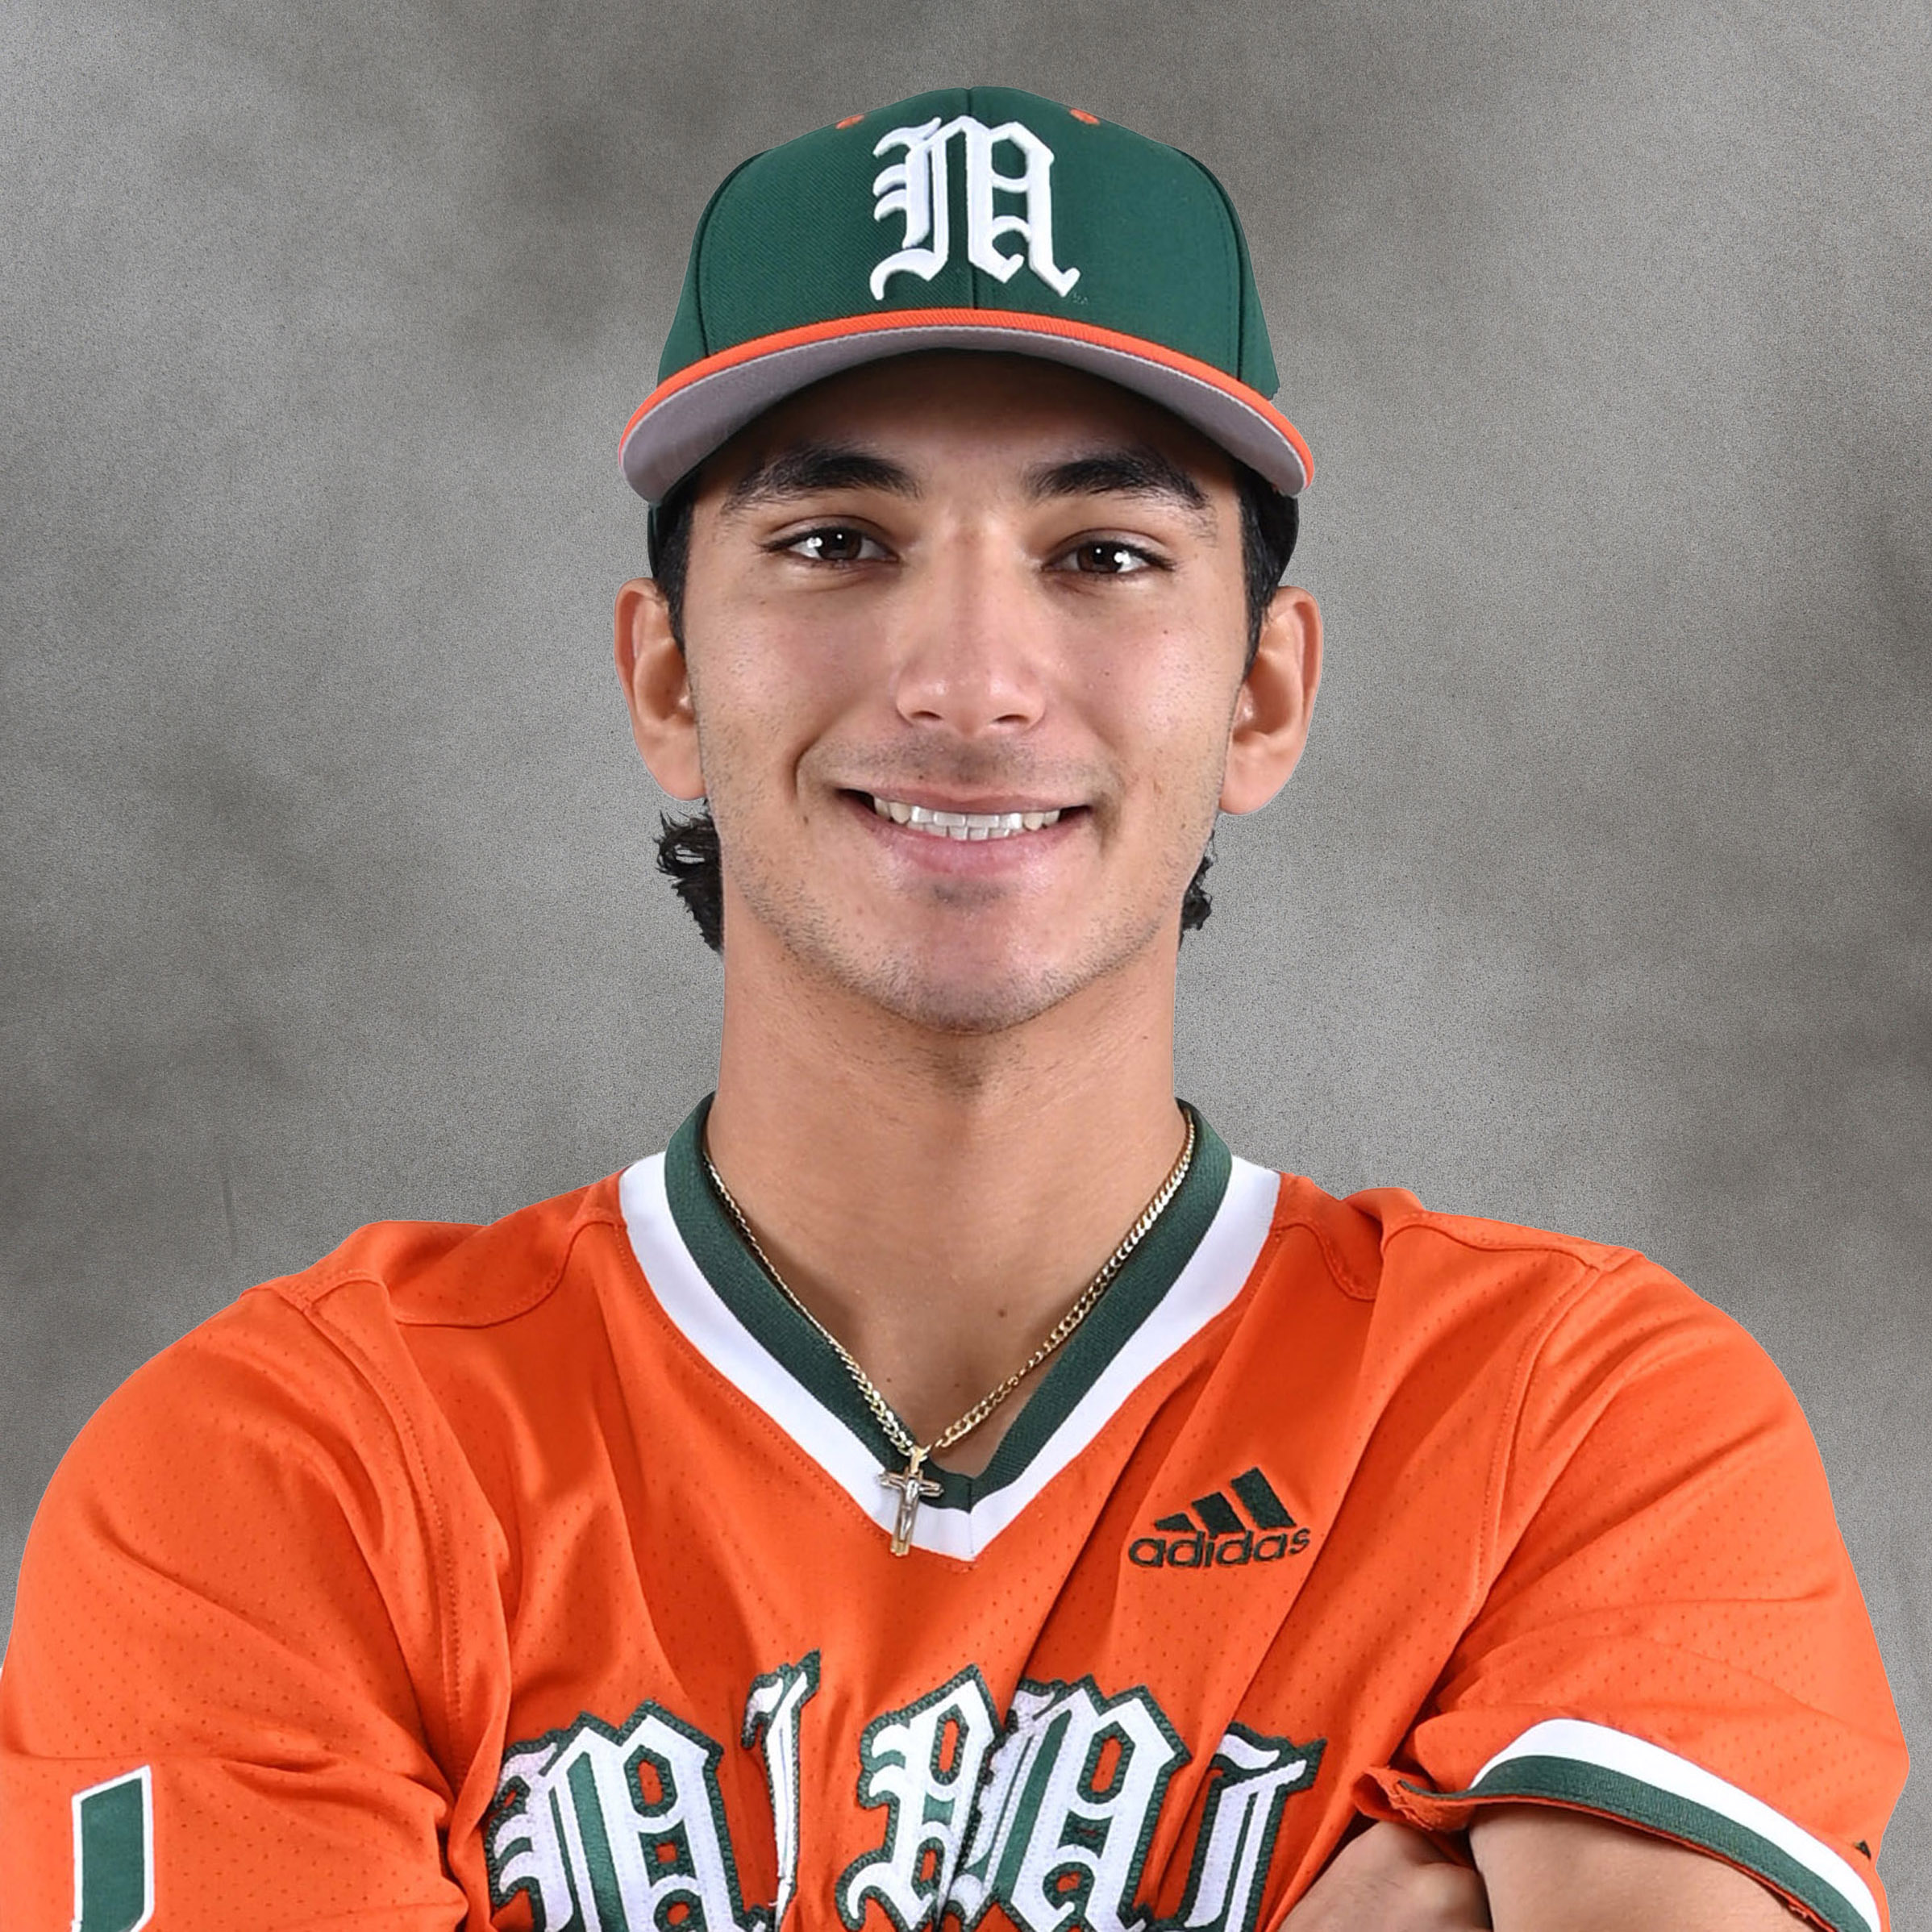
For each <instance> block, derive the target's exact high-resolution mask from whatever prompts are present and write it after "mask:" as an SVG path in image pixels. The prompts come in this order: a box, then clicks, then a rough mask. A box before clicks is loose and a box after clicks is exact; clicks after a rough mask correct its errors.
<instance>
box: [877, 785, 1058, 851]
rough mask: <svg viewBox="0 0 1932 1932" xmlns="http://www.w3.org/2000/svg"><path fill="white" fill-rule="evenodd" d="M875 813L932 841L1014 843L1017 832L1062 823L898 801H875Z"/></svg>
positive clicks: (1049, 815)
mask: <svg viewBox="0 0 1932 1932" xmlns="http://www.w3.org/2000/svg"><path fill="white" fill-rule="evenodd" d="M872 810H874V811H875V812H876V813H877V814H878V815H879V816H880V817H881V818H889V819H891V820H892V821H893V823H894V824H895V825H905V826H910V827H911V828H912V829H913V830H914V831H918V832H923V833H925V834H926V836H927V837H928V838H930V839H975V840H976V839H1010V838H1011V837H1012V836H1013V835H1014V833H1016V832H1037V831H1041V830H1042V829H1043V828H1044V827H1047V826H1049V825H1055V824H1057V823H1058V822H1059V821H1060V813H1059V811H1058V810H1055V811H1051V812H942V811H937V810H934V809H933V807H932V806H926V805H903V804H901V802H899V801H898V800H897V798H881V797H878V796H877V795H876V793H875V794H874V795H873V797H872Z"/></svg>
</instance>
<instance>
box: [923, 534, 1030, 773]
mask: <svg viewBox="0 0 1932 1932" xmlns="http://www.w3.org/2000/svg"><path fill="white" fill-rule="evenodd" d="M1041 591H1042V585H1041V584H1040V581H1039V569H1038V567H1037V565H1035V563H1034V562H1033V560H1032V559H1031V557H1029V556H1027V555H1026V553H1025V552H1024V551H1022V549H1021V548H1019V546H1018V545H1017V544H1015V543H1012V542H1011V541H1010V539H1008V540H1004V541H1002V540H1001V538H1000V537H999V536H998V535H996V534H994V533H992V532H976V533H974V534H973V535H971V536H969V537H963V538H962V539H960V540H958V541H956V542H951V543H945V544H943V545H938V544H935V546H934V547H933V548H932V550H931V552H930V553H929V554H928V555H927V556H926V557H925V558H923V559H922V560H921V561H920V563H919V564H918V566H917V567H916V568H914V570H913V571H912V572H911V573H910V581H908V582H907V584H906V594H905V600H904V602H903V603H902V604H901V608H900V610H899V612H898V618H899V623H900V629H899V635H898V637H897V639H896V640H895V643H896V646H897V649H896V652H895V661H894V664H893V702H894V704H895V705H896V706H897V710H898V712H899V714H900V716H901V717H902V718H905V719H906V721H907V722H909V723H911V724H915V725H919V726H922V727H928V728H939V727H943V728H947V729H950V730H951V731H954V732H956V733H957V734H958V735H960V736H961V737H964V738H974V737H978V736H981V735H983V734H985V733H987V732H989V731H990V732H997V733H1001V734H1002V735H1004V734H1008V733H1018V732H1021V731H1025V730H1026V728H1027V727H1029V726H1031V725H1032V724H1034V723H1035V722H1038V720H1039V717H1040V714H1041V711H1042V710H1043V704H1044V698H1045V692H1046V680H1045V676H1044V672H1045V664H1044V655H1045V652H1046V651H1047V648H1048V643H1047V638H1046V635H1045V634H1044V630H1043V622H1042V619H1043V617H1044V615H1045V612H1044V610H1043V608H1042V600H1041Z"/></svg>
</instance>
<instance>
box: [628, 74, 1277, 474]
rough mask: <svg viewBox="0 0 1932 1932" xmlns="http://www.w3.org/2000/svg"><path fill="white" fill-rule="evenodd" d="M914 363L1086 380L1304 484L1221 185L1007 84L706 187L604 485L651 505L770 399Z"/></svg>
mask: <svg viewBox="0 0 1932 1932" xmlns="http://www.w3.org/2000/svg"><path fill="white" fill-rule="evenodd" d="M925 349H981V350H997V351H1003V352H1006V353H1009V354H1015V353H1017V354H1019V355H1025V356H1043V357H1044V358H1046V359H1047V360H1049V361H1052V362H1062V363H1068V364H1072V366H1073V367H1075V368H1082V369H1087V370H1090V371H1091V372H1092V373H1093V374H1095V375H1097V376H1103V377H1105V378H1106V379H1107V380H1108V381H1111V382H1116V383H1118V384H1119V385H1121V387H1122V388H1123V389H1132V390H1135V391H1136V392H1137V393H1139V394H1141V395H1143V396H1146V397H1148V398H1151V400H1152V401H1154V402H1158V403H1160V404H1161V405H1162V406H1164V407H1165V408H1167V409H1169V410H1172V412H1173V413H1174V414H1176V416H1179V417H1180V418H1182V419H1183V420H1184V421H1185V422H1187V423H1192V424H1193V426H1194V427H1195V428H1197V430H1199V431H1201V433H1202V434H1203V435H1206V436H1207V437H1209V438H1210V439H1212V440H1213V441H1214V442H1216V443H1219V444H1220V445H1221V447H1222V448H1224V449H1225V450H1226V451H1227V452H1229V453H1230V455H1232V456H1235V457H1237V458H1239V460H1241V461H1242V462H1243V463H1245V464H1247V465H1248V467H1249V468H1251V469H1253V470H1255V471H1257V472H1259V473H1260V475H1261V476H1263V477H1265V478H1266V479H1267V480H1268V481H1269V482H1270V483H1272V484H1273V485H1274V486H1275V488H1276V489H1278V490H1280V491H1281V492H1282V493H1284V494H1285V495H1289V496H1293V495H1294V494H1295V493H1297V492H1298V491H1299V490H1301V489H1302V488H1303V487H1304V486H1305V485H1306V484H1307V482H1308V480H1309V476H1310V469H1311V467H1312V465H1311V461H1310V456H1309V453H1308V445H1307V444H1306V443H1304V442H1303V441H1302V440H1301V435H1300V434H1299V432H1298V431H1297V430H1296V428H1295V426H1294V425H1293V423H1290V422H1289V420H1288V418H1286V417H1285V415H1283V414H1281V412H1280V410H1277V409H1276V407H1275V406H1274V404H1273V403H1272V401H1270V398H1272V396H1273V394H1274V393H1275V390H1276V375H1275V361H1274V356H1273V355H1272V352H1270V350H1269V348H1268V325H1267V323H1266V322H1265V321H1264V319H1263V318H1262V314H1261V300H1260V295H1259V294H1258V293H1257V292H1256V290H1255V277H1254V271H1253V269H1251V266H1250V265H1249V262H1248V255H1247V240H1246V238H1245V237H1244V236H1243V234H1242V232H1241V223H1240V222H1239V219H1237V218H1236V216H1235V210H1234V206H1233V205H1232V203H1230V201H1229V200H1228V198H1227V192H1226V189H1223V188H1222V185H1221V184H1220V182H1218V181H1216V180H1215V178H1214V176H1213V175H1212V174H1210V173H1209V172H1208V170H1207V169H1205V168H1204V167H1202V166H1201V164H1200V163H1199V162H1198V161H1197V160H1193V158H1192V157H1191V156H1188V155H1185V154H1183V153H1181V152H1180V150H1179V149H1178V148H1169V147H1167V146H1166V145H1164V144H1163V143H1161V142H1160V141H1154V140H1150V139H1147V136H1145V135H1139V134H1135V133H1134V132H1132V131H1130V129H1127V128H1125V127H1117V126H1115V125H1114V123H1111V122H1109V121H1103V120H1101V119H1098V118H1097V116H1095V115H1090V114H1085V113H1082V112H1081V110H1078V109H1076V108H1069V107H1063V106H1060V104H1059V103H1058V102H1053V101H1047V100H1043V99H1041V98H1040V97H1039V95H1038V94H1024V93H1022V92H1021V91H1020V90H1018V89H1017V88H1011V87H964V88H947V89H943V90H939V91H937V92H935V93H932V94H915V95H914V96H913V98H911V99H910V100H909V101H901V102H898V103H897V105H896V106H891V107H886V108H882V109H879V110H876V111H874V112H872V113H869V114H859V115H848V116H847V118H846V119H843V120H842V121H840V122H839V123H837V125H836V126H835V127H822V128H820V129H819V130H818V131H817V132H816V133H814V134H808V135H801V136H800V137H799V138H798V139H797V140H795V141H788V142H786V143H785V145H784V146H783V147H781V148H772V149H771V150H770V151H769V152H767V153H764V154H760V155H756V156H753V157H752V159H751V160H748V161H746V162H744V163H743V164H741V165H740V166H739V167H738V168H737V169H735V170H734V171H733V172H732V173H731V174H730V175H729V176H727V177H726V180H725V181H724V184H723V185H722V187H720V188H719V189H718V192H717V193H716V194H714V195H713V196H712V197H711V201H710V206H708V207H707V208H706V210H705V212H704V215H703V219H702V220H701V221H700V222H699V223H698V224H697V235H695V236H694V237H693V240H692V243H691V260H690V264H689V267H688V268H687V269H685V286H684V294H683V296H682V298H681V299H680V301H679V302H678V305H677V317H676V319H674V320H673V322H672V324H671V333H670V335H669V338H668V339H667V340H666V342H665V344H664V355H663V357H662V358H661V360H660V361H659V364H658V370H657V376H658V381H657V387H656V389H653V390H652V392H651V393H650V394H649V395H648V396H647V397H646V398H644V400H643V403H642V404H641V405H640V406H639V408H638V410H637V413H636V414H635V415H634V416H632V418H631V420H630V422H629V423H627V425H626V426H625V428H624V435H623V441H622V445H621V451H622V460H623V466H624V475H625V477H627V479H628V480H629V481H630V484H631V487H632V489H635V490H636V491H637V493H639V495H640V496H641V497H643V498H645V499H646V500H647V502H652V503H659V502H662V501H663V500H664V497H665V495H666V494H667V493H668V491H669V490H670V489H671V488H672V485H675V484H676V483H677V481H678V480H679V478H680V477H683V476H685V475H686V474H687V473H689V471H691V470H692V469H693V468H695V467H696V466H697V464H700V463H702V461H703V460H704V459H705V458H706V456H710V454H711V452H713V451H714V450H715V449H717V448H718V447H719V446H720V445H721V444H722V443H725V442H727V441H728V440H729V439H731V437H732V436H734V435H736V434H737V432H738V431H739V430H741V429H742V428H743V427H744V426H745V425H746V424H747V423H749V422H751V421H752V419H753V418H755V417H756V416H759V415H760V414H763V413H764V411H765V410H768V409H769V408H771V407H772V405H773V404H774V403H777V402H782V401H783V400H784V398H785V397H787V396H789V395H791V394H793V393H795V392H796V391H797V390H799V389H804V388H805V387H806V386H807V385H809V384H811V383H814V382H817V381H820V380H822V378H823V377H827V376H831V375H835V374H836V373H838V372H839V371H840V370H842V369H849V368H856V366H857V365H859V364H861V363H866V362H872V361H876V360H881V359H882V358H884V357H885V356H905V355H910V354H912V353H914V352H916V351H919V350H925Z"/></svg>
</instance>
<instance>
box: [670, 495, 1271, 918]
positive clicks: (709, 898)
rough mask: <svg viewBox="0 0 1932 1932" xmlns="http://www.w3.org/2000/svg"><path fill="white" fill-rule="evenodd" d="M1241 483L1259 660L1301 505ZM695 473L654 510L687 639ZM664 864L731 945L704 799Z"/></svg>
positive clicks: (675, 833) (680, 827)
mask: <svg viewBox="0 0 1932 1932" xmlns="http://www.w3.org/2000/svg"><path fill="white" fill-rule="evenodd" d="M694 481H695V473H693V476H692V477H685V479H684V480H683V481H681V482H680V483H678V484H677V485H675V486H674V487H673V488H672V490H671V491H670V493H669V494H668V495H667V496H666V497H665V498H664V502H662V503H660V505H659V506H657V507H656V509H655V510H652V513H651V523H650V555H651V573H652V576H653V577H656V579H657V582H658V585H659V587H660V589H662V590H663V592H664V605H665V607H666V609H667V610H668V612H669V614H670V618H671V635H672V636H673V637H675V638H676V639H677V641H678V643H679V644H680V646H682V644H683V643H684V636H685V568H686V567H687V565H688V564H689V562H690V557H691V503H692V498H693V495H694V493H695V491H694V489H693V484H694ZM1235 490H1236V493H1238V495H1239V498H1240V500H1241V564H1242V570H1243V575H1244V576H1245V577H1246V579H1247V663H1248V664H1253V663H1254V661H1255V651H1256V650H1257V649H1258V648H1259V647H1260V643H1261V625H1262V620H1263V619H1264V618H1265V617H1266V616H1267V614H1268V603H1269V601H1270V600H1271V599H1272V598H1273V596H1274V594H1275V590H1276V586H1277V585H1279V584H1280V581H1281V573H1282V572H1283V571H1285V569H1287V568H1288V560H1289V557H1290V556H1293V553H1294V548H1295V535H1296V531H1297V528H1298V527H1299V513H1298V511H1297V508H1296V506H1295V499H1294V498H1293V497H1285V496H1283V495H1282V494H1281V493H1280V491H1279V490H1277V489H1275V487H1274V486H1273V485H1272V484H1270V483H1268V482H1265V481H1264V480H1263V479H1262V478H1261V477H1259V476H1257V475H1256V474H1255V472H1254V471H1253V470H1251V469H1250V468H1248V467H1247V465H1246V464H1242V463H1237V464H1235ZM658 828H659V829H658V838H657V869H658V870H659V871H660V872H662V873H664V876H666V877H667V878H668V879H669V880H670V881H671V883H672V885H673V886H674V887H675V888H676V889H677V896H678V897H679V898H681V899H682V900H683V901H684V902H685V910H686V911H687V912H688V913H689V914H690V915H691V917H692V918H693V919H695V920H696V921H697V930H698V931H699V932H700V933H701V934H702V935H703V937H704V942H705V943H706V945H707V946H709V947H710V948H711V950H712V951H714V952H722V951H723V950H724V889H723V868H722V858H721V856H720V853H719V851H718V827H717V826H716V825H715V824H714V823H713V822H712V819H711V812H710V806H706V805H700V806H698V808H697V810H696V811H694V812H691V813H688V814H685V815H684V816H683V817H681V818H672V817H671V816H670V815H669V814H663V813H660V814H659V817H658ZM1212 864H1214V845H1213V842H1212V841H1211V840H1210V843H1209V847H1208V849H1207V851H1205V852H1203V853H1202V854H1201V863H1200V864H1198V865H1197V866H1196V867H1195V868H1194V876H1193V878H1191V879H1190V880H1189V881H1188V889H1187V890H1186V892H1185V893H1183V894H1182V895H1181V900H1180V929H1181V931H1183V932H1189V931H1193V930H1194V929H1195V928H1196V927H1197V926H1205V925H1206V923H1207V919H1208V914H1209V912H1210V910H1212V909H1213V906H1214V901H1213V900H1212V899H1211V898H1210V897H1209V896H1208V889H1207V886H1206V883H1205V881H1206V879H1207V875H1208V868H1209V867H1210V866H1211V865H1212Z"/></svg>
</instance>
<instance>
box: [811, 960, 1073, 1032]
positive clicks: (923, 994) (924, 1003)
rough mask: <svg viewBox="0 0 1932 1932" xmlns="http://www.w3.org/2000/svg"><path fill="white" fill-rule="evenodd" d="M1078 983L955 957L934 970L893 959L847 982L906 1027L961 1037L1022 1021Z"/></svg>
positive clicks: (1069, 977) (1055, 974) (1064, 976)
mask: <svg viewBox="0 0 1932 1932" xmlns="http://www.w3.org/2000/svg"><path fill="white" fill-rule="evenodd" d="M1082 983H1083V981H1082V978H1081V976H1079V975H1076V974H1070V973H1066V972H1053V971H1051V970H1048V969H1043V968H1039V967H1038V966H1035V967H1034V968H1031V970H1019V969H1016V968H1014V967H1012V966H1010V965H1007V966H1002V967H1001V968H998V969H997V970H986V971H973V970H971V969H964V970H963V969H962V968H961V967H960V964H958V963H956V962H955V963H951V964H949V965H948V966H947V968H946V969H945V970H944V971H939V972H935V971H927V970H922V969H921V968H919V967H918V966H914V965H910V964H906V962H904V961H894V962H893V963H892V964H889V965H887V966H885V967H884V968H882V969H881V970H878V971H876V972H872V973H869V974H867V975H865V976H864V980H863V983H860V984H852V983H851V982H849V981H848V985H850V989H851V991H853V992H855V993H860V995H861V996H862V997H865V998H868V999H869V1000H870V1001H872V1003H873V1004H874V1005H875V1006H879V1007H881V1008H882V1009H883V1010H885V1012H887V1013H889V1014H891V1015H892V1016H893V1018H895V1019H897V1020H901V1021H903V1022H905V1023H906V1025H908V1026H918V1027H919V1028H921V1029H922V1030H923V1031H926V1032H929V1033H940V1034H950V1035H955V1036H956V1037H958V1038H961V1039H966V1038H972V1037H984V1036H986V1035H993V1034H997V1033H1007V1032H1010V1031H1013V1029H1014V1028H1015V1027H1018V1026H1025V1025H1026V1024H1027V1023H1028V1022H1030V1021H1032V1020H1036V1019H1038V1018H1039V1017H1040V1016H1041V1015H1042V1014H1045V1013H1048V1012H1051V1010H1053V1008H1054V1007H1056V1006H1059V1005H1060V1003H1061V1002H1062V1001H1064V1000H1066V999H1067V998H1068V997H1070V996H1071V995H1072V994H1073V993H1076V992H1078V991H1079V990H1080V987H1081V984H1082Z"/></svg>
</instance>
